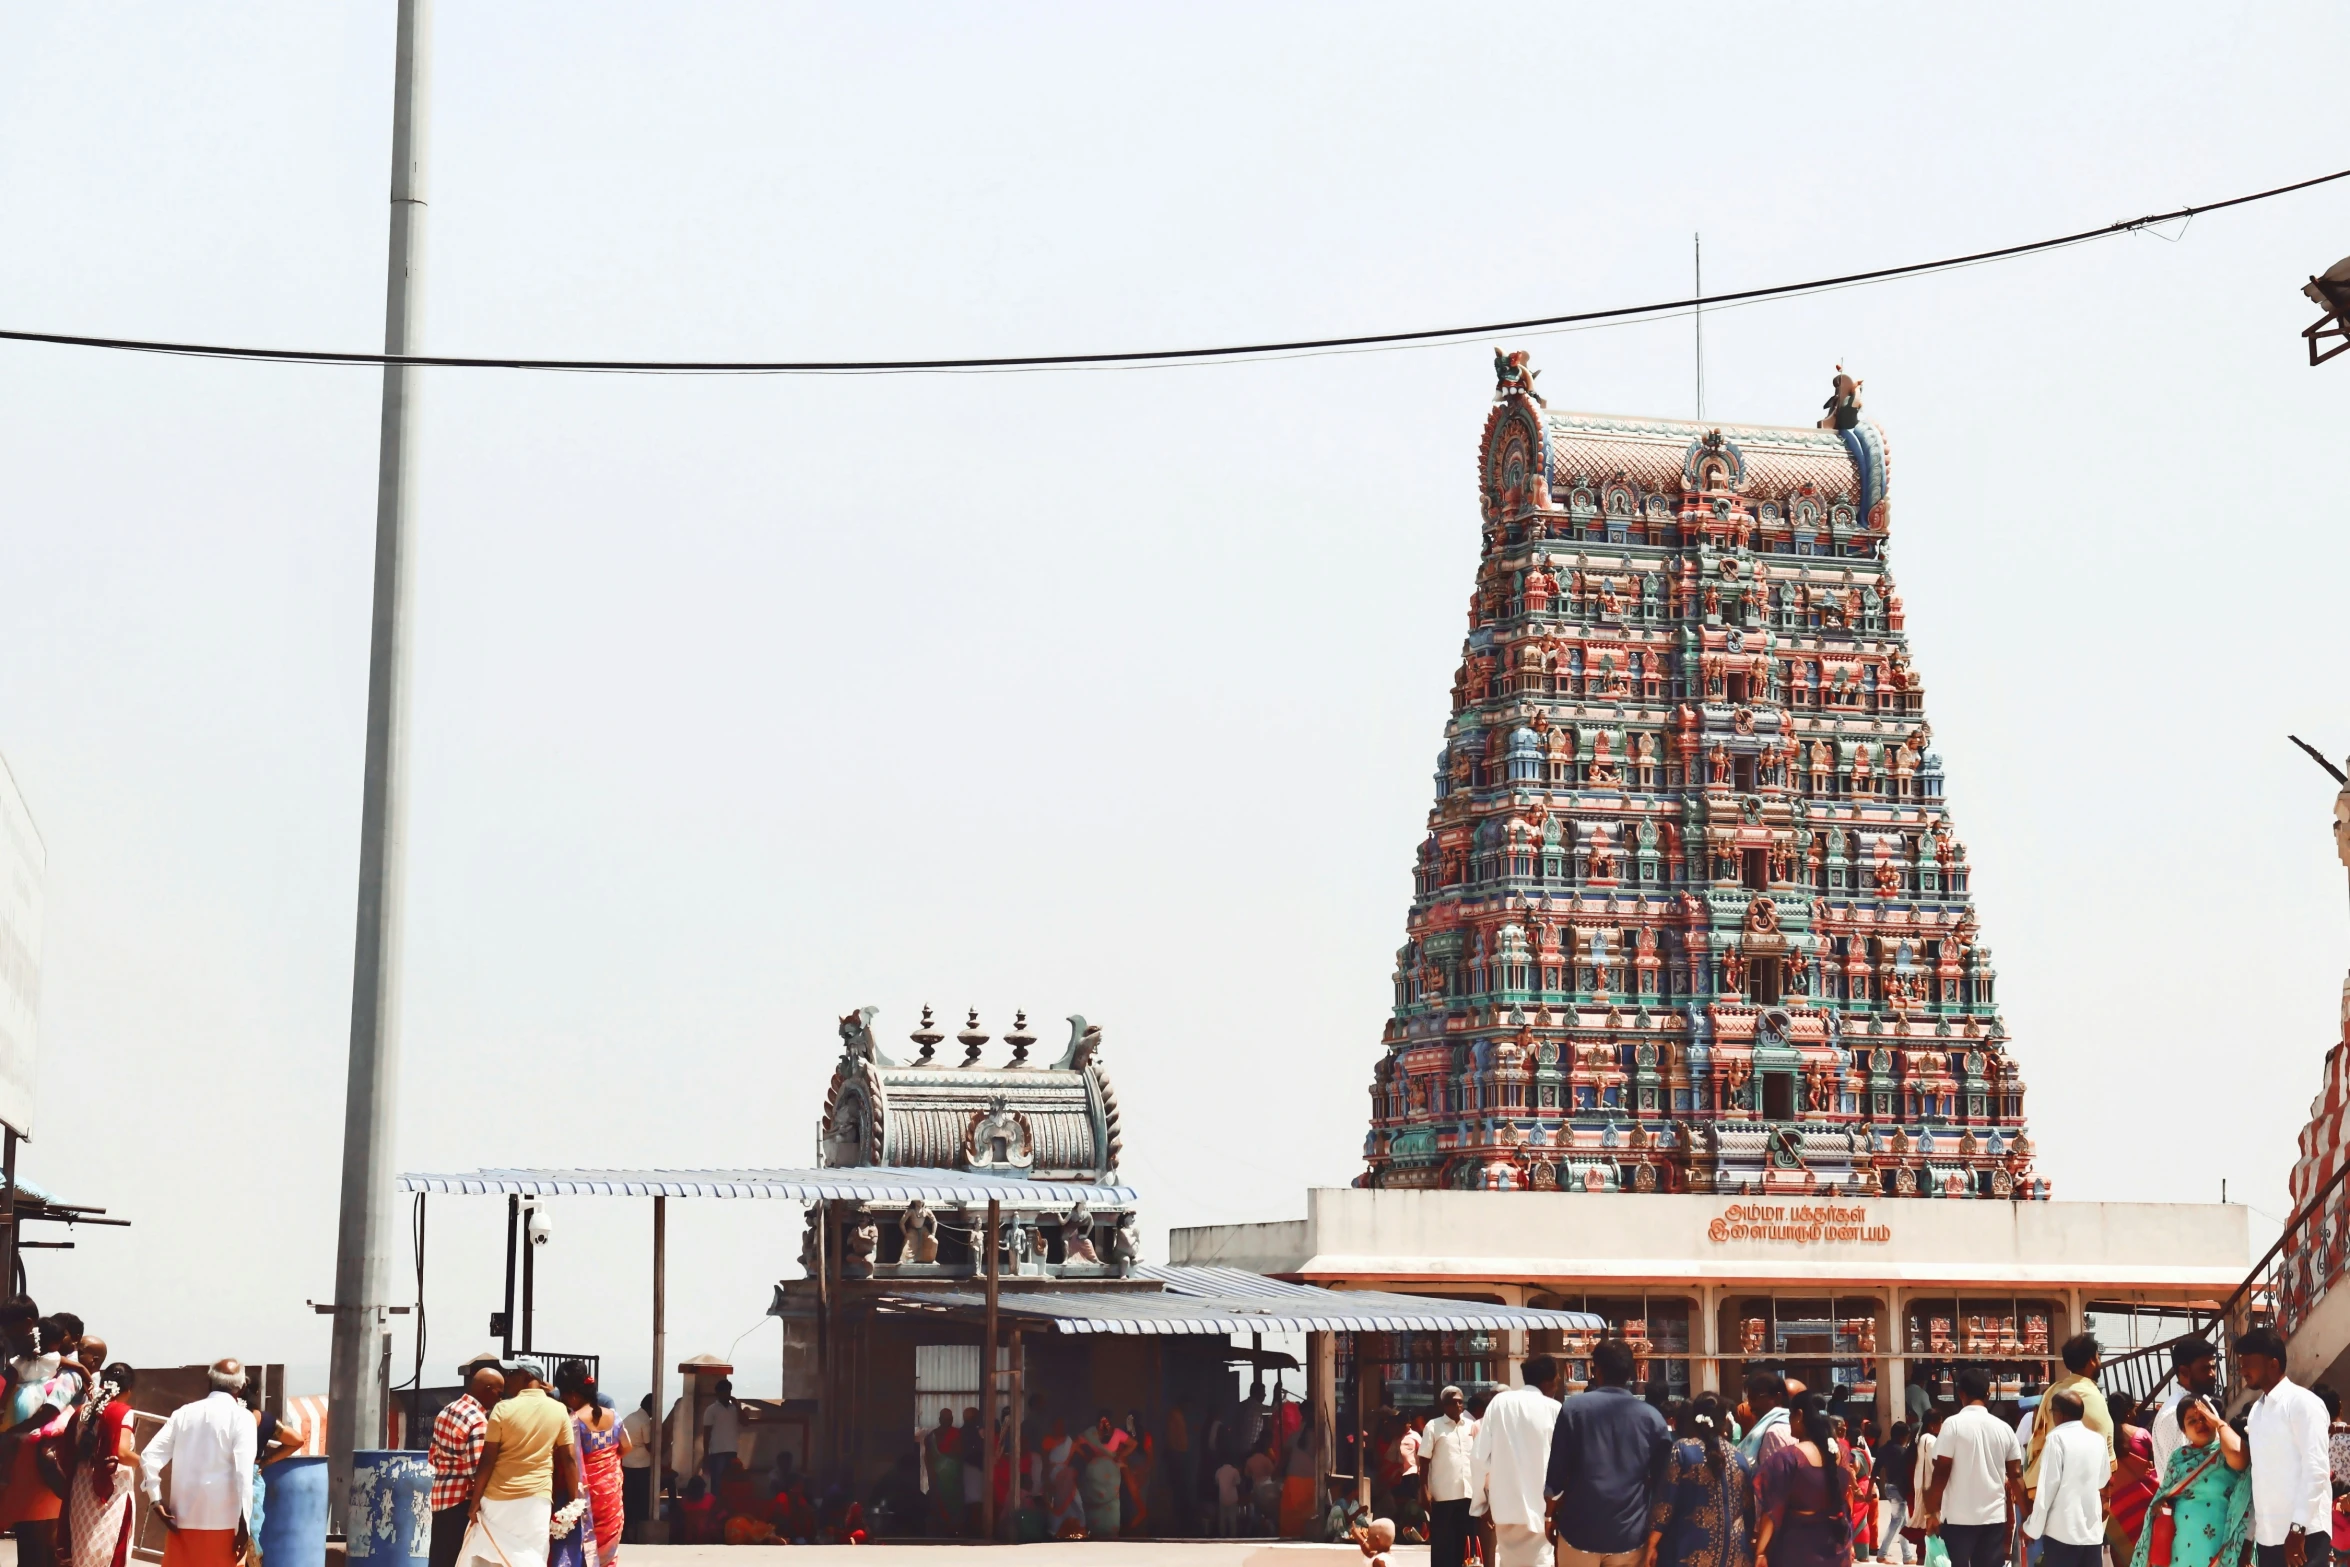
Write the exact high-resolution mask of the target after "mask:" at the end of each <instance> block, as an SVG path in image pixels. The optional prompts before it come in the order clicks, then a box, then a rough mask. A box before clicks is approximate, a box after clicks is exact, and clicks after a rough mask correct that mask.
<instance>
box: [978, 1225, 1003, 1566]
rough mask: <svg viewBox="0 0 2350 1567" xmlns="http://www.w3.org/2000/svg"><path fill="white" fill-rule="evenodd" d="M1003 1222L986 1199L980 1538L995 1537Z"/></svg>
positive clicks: (982, 1243)
mask: <svg viewBox="0 0 2350 1567" xmlns="http://www.w3.org/2000/svg"><path fill="white" fill-rule="evenodd" d="M1003 1222H1004V1204H1003V1200H1002V1199H1001V1198H996V1197H990V1198H989V1199H988V1200H987V1230H986V1233H984V1234H983V1235H981V1236H980V1238H979V1241H980V1244H981V1245H983V1246H985V1247H986V1248H987V1327H986V1330H985V1331H984V1332H982V1333H981V1334H980V1346H981V1347H980V1351H979V1355H980V1362H981V1364H980V1371H979V1386H980V1389H981V1393H980V1398H979V1418H980V1419H981V1420H982V1421H984V1422H986V1423H985V1424H984V1425H982V1426H981V1427H980V1428H979V1434H980V1439H981V1446H980V1452H981V1454H982V1457H981V1459H980V1462H981V1463H982V1464H983V1465H985V1468H984V1470H983V1472H982V1473H981V1475H980V1477H979V1537H980V1538H981V1539H983V1540H992V1539H994V1538H995V1460H996V1434H995V1419H996V1416H995V1410H996V1403H995V1401H996V1387H997V1385H998V1382H997V1377H996V1369H995V1343H996V1299H997V1295H996V1291H997V1280H996V1243H995V1238H996V1231H997V1230H998V1229H999V1228H1001V1227H1002V1225H1003Z"/></svg>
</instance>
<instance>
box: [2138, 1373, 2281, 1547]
mask: <svg viewBox="0 0 2350 1567" xmlns="http://www.w3.org/2000/svg"><path fill="white" fill-rule="evenodd" d="M2179 1434H2180V1435H2181V1436H2182V1437H2183V1438H2184V1439H2185V1440H2184V1441H2182V1442H2181V1443H2180V1446H2179V1450H2178V1451H2177V1452H2175V1453H2173V1454H2171V1455H2170V1467H2169V1468H2168V1469H2167V1470H2165V1471H2164V1472H2163V1476H2162V1484H2161V1485H2160V1486H2158V1487H2157V1488H2156V1489H2155V1492H2154V1500H2153V1503H2152V1504H2151V1505H2150V1506H2149V1507H2148V1508H2147V1509H2146V1527H2145V1528H2144V1529H2143V1530H2142V1531H2140V1533H2139V1535H2138V1549H2137V1553H2136V1554H2135V1555H2133V1556H2132V1557H2131V1558H2130V1567H2147V1563H2148V1561H2149V1560H2150V1559H2151V1553H2152V1550H2153V1546H2154V1537H2155V1536H2156V1535H2157V1534H2159V1533H2163V1532H2165V1517H2166V1515H2167V1518H2168V1533H2169V1534H2170V1537H2171V1545H2170V1567H2238V1564H2239V1563H2241V1562H2242V1561H2243V1559H2244V1542H2245V1541H2246V1540H2247V1539H2248V1538H2249V1537H2250V1533H2251V1529H2252V1476H2251V1475H2250V1474H2248V1473H2247V1472H2246V1471H2247V1470H2248V1469H2249V1467H2250V1466H2251V1462H2252V1455H2251V1453H2250V1452H2249V1451H2247V1450H2246V1448H2245V1446H2244V1439H2243V1438H2242V1437H2240V1436H2238V1435H2236V1433H2235V1431H2234V1430H2233V1429H2231V1428H2230V1427H2229V1425H2228V1423H2227V1422H2226V1421H2224V1420H2222V1419H2220V1417H2219V1412H2218V1411H2217V1410H2215V1409H2213V1408H2212V1406H2211V1400H2210V1399H2209V1398H2208V1397H2206V1396H2205V1395H2203V1394H2201V1393H2189V1394H2188V1395H2187V1396H2186V1397H2185V1398H2182V1399H2180V1400H2179Z"/></svg>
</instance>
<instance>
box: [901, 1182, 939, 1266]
mask: <svg viewBox="0 0 2350 1567" xmlns="http://www.w3.org/2000/svg"><path fill="white" fill-rule="evenodd" d="M898 1234H899V1235H900V1236H902V1237H904V1239H905V1243H906V1244H905V1250H904V1251H903V1252H901V1253H900V1254H899V1257H898V1260H899V1261H901V1262H936V1261H938V1215H937V1214H935V1213H932V1212H931V1211H930V1205H929V1204H927V1203H925V1202H924V1201H923V1200H922V1199H921V1198H919V1197H917V1198H915V1199H914V1200H913V1201H912V1202H909V1203H907V1204H906V1211H905V1212H903V1213H901V1214H899V1215H898Z"/></svg>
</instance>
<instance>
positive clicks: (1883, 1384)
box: [1877, 1284, 1909, 1434]
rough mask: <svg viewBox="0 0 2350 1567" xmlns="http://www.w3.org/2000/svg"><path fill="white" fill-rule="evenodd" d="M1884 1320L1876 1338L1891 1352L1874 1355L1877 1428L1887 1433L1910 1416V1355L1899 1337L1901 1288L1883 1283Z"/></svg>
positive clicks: (1881, 1345) (1900, 1327)
mask: <svg viewBox="0 0 2350 1567" xmlns="http://www.w3.org/2000/svg"><path fill="white" fill-rule="evenodd" d="M1884 1295H1885V1322H1884V1326H1883V1327H1882V1328H1880V1329H1879V1330H1878V1339H1877V1342H1878V1344H1879V1346H1880V1347H1881V1348H1883V1349H1886V1350H1889V1351H1891V1352H1892V1353H1890V1354H1881V1355H1879V1356H1878V1357H1877V1429H1878V1430H1879V1431H1882V1432H1886V1433H1888V1434H1890V1433H1891V1432H1892V1430H1893V1422H1894V1421H1896V1420H1906V1419H1908V1418H1909V1359H1908V1357H1907V1356H1906V1355H1905V1354H1903V1353H1902V1351H1903V1350H1904V1349H1905V1348H1906V1347H1907V1346H1906V1345H1905V1344H1904V1343H1903V1341H1902V1337H1901V1329H1902V1321H1901V1291H1900V1290H1898V1289H1896V1288H1894V1287H1893V1286H1892V1285H1890V1284H1888V1285H1886V1286H1885V1290H1884Z"/></svg>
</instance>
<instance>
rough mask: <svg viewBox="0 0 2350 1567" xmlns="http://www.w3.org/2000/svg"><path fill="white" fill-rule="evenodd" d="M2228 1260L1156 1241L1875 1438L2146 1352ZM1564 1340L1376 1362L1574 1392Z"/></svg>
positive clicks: (1288, 1238) (2140, 1230)
mask: <svg viewBox="0 0 2350 1567" xmlns="http://www.w3.org/2000/svg"><path fill="white" fill-rule="evenodd" d="M2250 1250H2251V1232H2250V1223H2249V1217H2248V1211H2247V1210H2246V1209H2244V1208H2243V1207H2241V1206H2231V1205H2220V1204H2187V1203H2075V1202H2032V1203H1982V1202H1935V1201H1919V1200H1915V1199H1908V1200H1903V1199H1888V1200H1884V1201H1875V1200H1870V1199H1866V1198H1864V1199H1861V1200H1857V1201H1856V1200H1853V1199H1849V1198H1844V1197H1837V1198H1834V1199H1829V1200H1823V1199H1813V1198H1801V1197H1793V1198H1786V1199H1780V1198H1775V1197H1774V1198H1755V1197H1746V1196H1739V1197H1734V1198H1733V1197H1722V1196H1710V1197H1709V1196H1694V1195H1689V1196H1683V1195H1668V1194H1656V1193H1613V1194H1610V1193H1596V1194H1595V1193H1545V1192H1511V1193H1494V1192H1450V1191H1422V1190H1396V1189H1384V1188H1377V1187H1342V1188H1317V1189H1314V1190H1311V1191H1309V1192H1308V1193H1307V1194H1306V1217H1305V1218H1304V1219H1303V1220H1290V1221H1286V1222H1283V1223H1277V1224H1248V1225H1217V1226H1208V1227H1204V1228H1199V1229H1179V1230H1175V1231H1173V1232H1171V1234H1170V1236H1169V1260H1170V1261H1173V1262H1177V1263H1190V1264H1199V1265H1221V1266H1228V1267H1229V1266H1239V1267H1247V1268H1250V1269H1254V1270H1257V1271H1261V1272H1265V1273H1272V1274H1278V1275H1282V1276H1285V1277H1289V1278H1295V1279H1300V1280H1304V1281H1307V1282H1311V1283H1315V1284H1320V1285H1325V1286H1328V1287H1332V1288H1337V1289H1345V1288H1348V1287H1350V1286H1351V1287H1354V1288H1362V1289H1382V1290H1397V1291H1404V1292H1413V1293H1422V1294H1429V1295H1445V1296H1452V1297H1456V1298H1464V1299H1483V1300H1491V1301H1498V1302H1500V1303H1503V1304H1507V1305H1525V1306H1542V1307H1564V1308H1568V1309H1573V1310H1583V1311H1590V1312H1594V1313H1597V1314H1598V1315H1599V1316H1600V1317H1602V1318H1603V1319H1605V1321H1606V1322H1607V1324H1608V1328H1609V1331H1610V1332H1611V1333H1615V1334H1620V1335H1621V1336H1623V1337H1626V1338H1628V1339H1630V1340H1631V1341H1632V1342H1633V1344H1634V1345H1635V1347H1636V1348H1637V1349H1638V1351H1639V1352H1640V1355H1641V1358H1642V1360H1643V1362H1644V1363H1645V1366H1646V1373H1645V1374H1646V1375H1647V1376H1648V1377H1651V1378H1653V1379H1655V1380H1658V1381H1661V1382H1663V1383H1664V1384H1665V1386H1666V1387H1667V1388H1668V1390H1670V1391H1672V1392H1674V1393H1688V1392H1692V1391H1695V1390H1697V1389H1701V1388H1717V1389H1729V1388H1734V1387H1735V1386H1736V1385H1737V1382H1738V1380H1739V1378H1740V1376H1741V1375H1742V1374H1743V1372H1744V1370H1745V1368H1746V1366H1747V1365H1748V1364H1749V1363H1770V1364H1774V1365H1780V1366H1784V1367H1785V1368H1786V1369H1787V1370H1788V1372H1789V1373H1790V1374H1791V1375H1796V1376H1800V1377H1801V1378H1803V1380H1804V1381H1805V1382H1806V1383H1807V1384H1809V1385H1811V1386H1814V1387H1819V1388H1821V1389H1823V1390H1827V1389H1840V1390H1842V1395H1843V1398H1842V1402H1843V1403H1844V1404H1845V1405H1848V1406H1854V1405H1856V1406H1858V1407H1860V1408H1861V1409H1863V1410H1864V1411H1865V1410H1866V1409H1867V1408H1868V1407H1870V1406H1872V1405H1873V1406H1875V1407H1876V1409H1877V1410H1878V1412H1879V1414H1880V1415H1881V1417H1883V1418H1884V1419H1886V1420H1888V1421H1890V1420H1891V1419H1894V1418H1898V1417H1899V1416H1900V1415H1901V1414H1903V1413H1915V1412H1916V1406H1917V1402H1918V1401H1919V1400H1921V1399H1922V1400H1924V1401H1927V1402H1929V1403H1931V1402H1940V1403H1942V1404H1943V1405H1945V1406H1946V1407H1947V1406H1948V1404H1949V1401H1950V1399H1951V1397H1952V1395H1953V1387H1952V1382H1953V1379H1954V1373H1955V1370H1956V1368H1957V1367H1959V1366H1960V1365H1963V1364H1970V1363H1971V1364H1979V1365H1983V1366H1985V1367H1986V1368H1987V1369H1988V1370H1989V1372H1990V1374H1991V1378H1992V1385H1993V1389H1994V1395H1995V1399H1996V1400H1997V1401H1998V1402H2000V1403H2011V1402H2012V1401H2013V1400H2014V1399H2016V1398H2018V1397H2020V1396H2023V1395H2026V1394H2031V1393H2036V1392H2038V1391H2040V1389H2041V1388H2042V1387H2044V1386H2045V1385H2046V1383H2047V1381H2048V1379H2049V1377H2050V1376H2051V1375H2052V1373H2053V1370H2054V1365H2055V1361H2054V1356H2055V1351H2056V1349H2057V1347H2058V1346H2061V1345H2062V1343H2063V1342H2064V1340H2065V1339H2066V1338H2067V1337H2069V1336H2071V1335H2072V1334H2073V1333H2075V1332H2078V1331H2080V1330H2081V1328H2082V1327H2084V1326H2094V1327H2095V1328H2096V1330H2097V1331H2098V1332H2099V1333H2100V1334H2101V1336H2103V1337H2105V1338H2106V1339H2107V1341H2108V1342H2109V1344H2111V1345H2113V1347H2115V1348H2122V1347H2126V1346H2127V1345H2128V1344H2129V1343H2132V1342H2139V1341H2143V1342H2154V1341H2155V1337H2157V1336H2163V1335H2167V1333H2169V1332H2172V1331H2176V1330H2177V1329H2176V1328H2172V1327H2165V1326H2163V1324H2164V1323H2165V1322H2167V1321H2170V1320H2172V1319H2175V1318H2177V1317H2178V1316H2180V1315H2181V1314H2184V1313H2187V1312H2190V1311H2192V1310H2193V1309H2194V1308H2195V1307H2197V1306H2198V1305H2201V1306H2203V1307H2205V1308H2207V1309H2208V1307H2209V1306H2211V1305H2212V1304H2215V1303H2216V1302H2217V1301H2219V1300H2221V1299H2224V1298H2225V1297H2226V1296H2227V1294H2228V1293H2229V1291H2231V1290H2232V1289H2233V1288H2234V1287H2235V1285H2236V1283H2237V1281H2238V1280H2239V1279H2241V1278H2242V1276H2243V1272H2244V1268H2245V1266H2246V1263H2247V1260H2248V1258H2249V1255H2250ZM2140 1324H2143V1325H2144V1326H2143V1334H2144V1335H2145V1336H2144V1337H2143V1338H2140V1337H2139V1336H2138V1334H2139V1331H2140V1328H2139V1325H2140ZM1570 1337H1573V1336H1569V1337H1562V1338H1560V1339H1559V1340H1558V1341H1556V1342H1549V1341H1545V1342H1542V1343H1533V1342H1523V1343H1520V1342H1510V1341H1507V1340H1506V1338H1505V1337H1504V1336H1489V1335H1430V1336H1428V1338H1429V1341H1428V1342H1427V1343H1425V1344H1418V1343H1415V1344H1409V1345H1391V1346H1387V1348H1386V1350H1385V1352H1384V1353H1385V1355H1386V1357H1387V1358H1386V1360H1385V1361H1384V1362H1383V1364H1384V1365H1385V1367H1386V1371H1385V1375H1386V1379H1387V1395H1386V1396H1388V1397H1390V1398H1393V1399H1394V1400H1396V1401H1397V1402H1398V1403H1399V1404H1400V1405H1403V1406H1406V1407H1409V1406H1411V1405H1412V1404H1413V1403H1414V1402H1415V1401H1416V1400H1424V1399H1425V1398H1426V1397H1428V1396H1431V1395H1432V1394H1433V1391H1434V1389H1435V1388H1436V1387H1439V1386H1441V1385H1442V1384H1443V1383H1445V1382H1448V1381H1456V1382H1462V1383H1464V1384H1466V1383H1469V1382H1475V1381H1480V1380H1491V1381H1497V1382H1506V1381H1509V1380H1512V1379H1513V1377H1514V1374H1515V1368H1516V1363H1517V1362H1518V1361H1519V1360H1521V1359H1522V1358H1523V1357H1524V1356H1525V1355H1527V1354H1529V1353H1533V1352H1536V1351H1541V1352H1546V1353H1552V1354H1557V1355H1560V1356H1563V1357H1564V1358H1565V1359H1566V1360H1567V1362H1568V1366H1569V1376H1568V1381H1569V1385H1570V1386H1574V1385H1577V1384H1578V1383H1580V1381H1581V1379H1582V1377H1583V1375H1584V1371H1585V1367H1586V1356H1587V1353H1588V1350H1589V1348H1590V1344H1589V1343H1588V1342H1582V1341H1580V1339H1577V1340H1576V1341H1569V1338H1570ZM1422 1384H1426V1386H1425V1387H1423V1386H1422Z"/></svg>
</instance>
